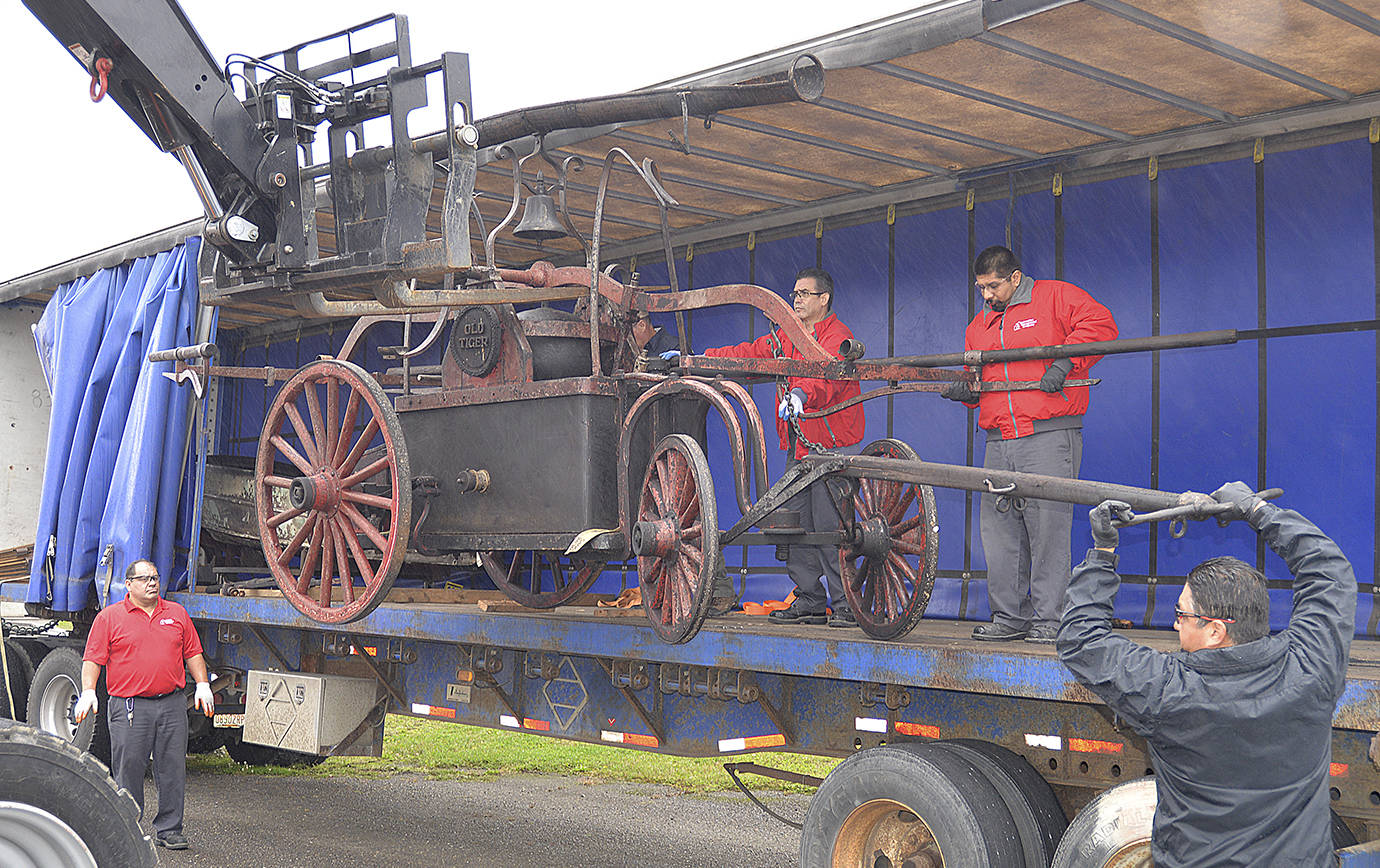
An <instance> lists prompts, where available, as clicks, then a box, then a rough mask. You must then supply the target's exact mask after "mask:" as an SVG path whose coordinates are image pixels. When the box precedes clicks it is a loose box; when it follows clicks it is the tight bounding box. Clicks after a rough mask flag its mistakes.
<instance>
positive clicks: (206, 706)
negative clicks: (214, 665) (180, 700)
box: [196, 681, 216, 717]
mask: <svg viewBox="0 0 1380 868" xmlns="http://www.w3.org/2000/svg"><path fill="white" fill-rule="evenodd" d="M196 707H197V708H200V709H201V710H202V712H204V713H205V715H206V716H207V717H210V716H211V715H213V714H215V711H216V698H215V697H214V696H212V695H211V685H210V684H209V683H207V682H205V681H198V682H197V683H196Z"/></svg>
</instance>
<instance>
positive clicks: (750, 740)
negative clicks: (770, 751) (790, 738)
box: [743, 733, 786, 750]
mask: <svg viewBox="0 0 1380 868" xmlns="http://www.w3.org/2000/svg"><path fill="white" fill-rule="evenodd" d="M785 743H786V737H785V736H784V735H782V734H780V733H773V734H772V735H751V736H748V737H747V738H745V739H743V749H744V750H750V749H752V748H755V747H779V746H780V745H783V744H785Z"/></svg>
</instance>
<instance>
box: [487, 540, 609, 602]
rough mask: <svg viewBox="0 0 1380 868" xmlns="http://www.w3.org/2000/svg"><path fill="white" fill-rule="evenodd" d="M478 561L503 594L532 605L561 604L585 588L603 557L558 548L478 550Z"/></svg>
mask: <svg viewBox="0 0 1380 868" xmlns="http://www.w3.org/2000/svg"><path fill="white" fill-rule="evenodd" d="M479 562H480V563H481V564H482V565H483V566H484V572H486V573H488V574H489V578H490V579H493V583H494V585H495V586H496V587H497V588H498V589H499V590H500V591H502V592H503V593H504V594H505V595H507V596H508V597H509V598H511V599H513V600H517V601H518V602H519V603H521V604H522V605H524V606H527V607H529V608H532V609H554V608H556V607H557V606H564V605H565V604H566V603H569V602H570V601H571V600H573V599H575V598H576V597H578V596H580V595H581V594H583V593H584V592H585V591H588V590H589V586H590V585H592V584H594V581H595V580H596V579H598V578H599V575H600V574H601V573H603V571H604V565H605V564H607V563H608V561H607V560H606V559H599V560H576V559H573V558H570V557H567V556H566V555H565V554H564V553H562V552H555V551H552V552H541V551H509V552H480V553H479Z"/></svg>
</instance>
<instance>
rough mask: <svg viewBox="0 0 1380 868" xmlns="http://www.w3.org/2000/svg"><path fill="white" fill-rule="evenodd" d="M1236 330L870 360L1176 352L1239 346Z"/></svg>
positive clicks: (925, 363) (986, 361)
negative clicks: (1228, 345)
mask: <svg viewBox="0 0 1380 868" xmlns="http://www.w3.org/2000/svg"><path fill="white" fill-rule="evenodd" d="M1236 340H1237V335H1236V329H1219V330H1217V331H1209V332H1185V333H1183V334H1177V335H1154V336H1152V337H1146V338H1118V339H1117V340H1114V341H1092V342H1090V343H1086V344H1053V345H1049V346H1043V347H1016V348H1014V349H1007V350H968V351H966V352H962V353H934V354H931V355H927V356H893V357H891V358H885V359H868V360H867V361H868V362H870V363H871V364H874V365H904V366H907V367H916V368H947V367H951V366H953V365H990V364H994V363H997V362H1019V361H1025V360H1027V359H1067V358H1073V357H1074V356H1111V355H1116V354H1118V353H1144V352H1151V351H1154V350H1177V349H1182V348H1184V347H1213V346H1218V345H1221V344H1234V343H1236Z"/></svg>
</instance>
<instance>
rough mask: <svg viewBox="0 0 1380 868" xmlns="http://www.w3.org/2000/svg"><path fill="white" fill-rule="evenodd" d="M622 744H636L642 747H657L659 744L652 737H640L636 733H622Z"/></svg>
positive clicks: (654, 737) (640, 735)
mask: <svg viewBox="0 0 1380 868" xmlns="http://www.w3.org/2000/svg"><path fill="white" fill-rule="evenodd" d="M623 744H637V745H641V746H642V747H659V746H660V745H661V742H659V741H657V740H656V736H654V735H642V734H640V733H636V732H625V733H623Z"/></svg>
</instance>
